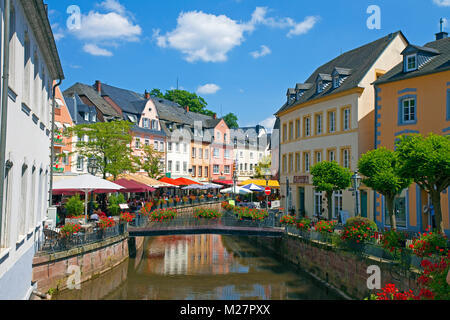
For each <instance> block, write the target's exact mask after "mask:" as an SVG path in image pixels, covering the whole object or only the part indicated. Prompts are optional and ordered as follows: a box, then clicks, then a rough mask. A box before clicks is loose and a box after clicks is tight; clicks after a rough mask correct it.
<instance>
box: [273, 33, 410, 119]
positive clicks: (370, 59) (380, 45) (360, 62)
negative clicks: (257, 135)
mask: <svg viewBox="0 0 450 320" xmlns="http://www.w3.org/2000/svg"><path fill="white" fill-rule="evenodd" d="M398 35H400V36H402V37H403V38H405V37H404V36H403V34H402V32H401V31H397V32H395V33H391V34H389V35H387V36H385V37H383V38H381V39H378V40H376V41H373V42H371V43H368V44H366V45H364V46H362V47H359V48H356V49H354V50H351V51H348V52H345V53H343V54H341V55H340V56H338V57H337V58H335V59H333V60H331V61H329V62H327V63H326V64H324V65H322V66H321V67H319V68H317V70H316V71H314V73H313V74H312V75H311V76H310V77H309V78H308V79H307V80H306V82H305V83H315V82H316V79H317V77H318V75H319V74H322V75H331V74H332V73H333V70H334V69H335V68H336V67H338V68H345V69H351V70H352V73H351V75H349V76H348V77H347V79H346V80H345V81H344V82H343V83H342V84H341V86H339V87H338V88H335V89H334V88H333V86H331V85H328V86H327V87H325V89H324V90H323V91H322V92H321V93H317V92H316V86H315V85H313V86H312V87H311V88H310V89H308V90H307V91H305V93H304V94H303V95H302V96H301V97H300V98H299V100H297V101H294V102H292V103H290V104H288V103H285V104H284V105H283V106H282V107H281V108H280V109H279V110H278V111H277V112H276V113H275V115H277V114H279V113H280V112H282V111H286V110H289V109H290V108H291V107H293V106H294V105H297V104H301V103H305V102H308V101H312V100H315V99H319V98H322V97H325V96H328V95H330V94H334V93H338V92H342V91H346V90H349V89H353V88H356V87H358V85H359V83H360V82H361V80H362V79H363V78H364V76H365V75H366V74H367V72H368V71H369V69H370V68H371V67H372V65H373V64H374V63H375V61H376V60H377V59H378V57H379V56H380V55H381V53H382V52H383V51H384V50H385V49H386V47H387V46H388V45H389V44H390V43H391V42H392V41H393V40H394V39H395V37H396V36H398ZM405 39H406V38H405ZM327 78H328V76H327ZM330 80H331V79H330Z"/></svg>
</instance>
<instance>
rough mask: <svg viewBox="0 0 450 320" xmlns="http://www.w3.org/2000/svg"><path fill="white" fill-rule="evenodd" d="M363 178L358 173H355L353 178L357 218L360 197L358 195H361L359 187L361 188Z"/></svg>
mask: <svg viewBox="0 0 450 320" xmlns="http://www.w3.org/2000/svg"><path fill="white" fill-rule="evenodd" d="M361 179H362V178H361V176H360V175H359V173H358V171H355V173H354V174H353V176H352V187H353V191H354V192H355V205H356V208H355V216H359V201H358V200H359V199H358V198H359V197H358V193H359V190H358V189H359V187H360V186H361Z"/></svg>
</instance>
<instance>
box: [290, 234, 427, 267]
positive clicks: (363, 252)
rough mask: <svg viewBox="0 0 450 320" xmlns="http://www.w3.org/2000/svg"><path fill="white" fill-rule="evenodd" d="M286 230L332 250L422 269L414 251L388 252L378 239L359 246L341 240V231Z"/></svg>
mask: <svg viewBox="0 0 450 320" xmlns="http://www.w3.org/2000/svg"><path fill="white" fill-rule="evenodd" d="M285 229H286V234H288V235H290V236H294V237H298V238H301V239H303V240H305V241H308V242H315V243H318V244H324V245H327V246H329V247H330V248H334V249H336V250H343V251H348V252H351V253H353V254H355V255H356V256H360V257H366V258H367V257H371V258H375V259H377V260H380V261H384V262H388V263H393V264H396V265H400V266H401V267H402V268H404V269H409V268H410V267H413V268H415V269H417V270H421V269H422V267H421V262H422V259H421V258H419V257H418V256H416V255H415V254H413V253H412V251H411V250H410V249H409V248H407V247H406V248H403V250H402V252H401V253H398V252H394V253H393V252H390V251H389V250H386V249H385V248H384V247H383V246H382V245H381V244H380V243H379V241H378V239H377V240H376V241H375V242H364V243H360V244H358V245H354V244H353V245H350V244H348V243H346V242H345V241H342V240H340V233H339V231H338V232H334V233H332V234H323V233H319V232H316V231H313V230H309V231H303V230H299V229H297V228H296V227H294V226H286V227H285Z"/></svg>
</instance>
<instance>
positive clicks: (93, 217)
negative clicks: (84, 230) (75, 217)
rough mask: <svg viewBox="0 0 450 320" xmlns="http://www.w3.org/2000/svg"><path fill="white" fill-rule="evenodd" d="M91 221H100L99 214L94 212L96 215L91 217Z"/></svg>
mask: <svg viewBox="0 0 450 320" xmlns="http://www.w3.org/2000/svg"><path fill="white" fill-rule="evenodd" d="M89 219H90V220H97V221H98V220H99V219H100V217H99V216H98V214H97V212H96V211H94V213H93V214H92V215H91V216H90V218H89Z"/></svg>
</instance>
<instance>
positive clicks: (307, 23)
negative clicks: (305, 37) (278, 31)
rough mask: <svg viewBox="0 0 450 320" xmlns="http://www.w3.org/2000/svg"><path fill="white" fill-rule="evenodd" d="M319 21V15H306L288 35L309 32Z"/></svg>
mask: <svg viewBox="0 0 450 320" xmlns="http://www.w3.org/2000/svg"><path fill="white" fill-rule="evenodd" d="M318 21H319V17H306V18H305V20H304V21H302V22H300V23H296V24H295V25H294V27H293V28H292V29H291V30H290V31H289V33H288V34H287V36H288V37H292V36H298V35H301V34H305V33H308V32H309V30H311V29H312V28H313V27H314V25H315V24H316V23H317V22H318Z"/></svg>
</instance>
